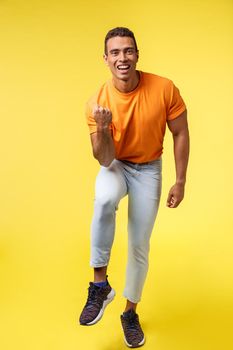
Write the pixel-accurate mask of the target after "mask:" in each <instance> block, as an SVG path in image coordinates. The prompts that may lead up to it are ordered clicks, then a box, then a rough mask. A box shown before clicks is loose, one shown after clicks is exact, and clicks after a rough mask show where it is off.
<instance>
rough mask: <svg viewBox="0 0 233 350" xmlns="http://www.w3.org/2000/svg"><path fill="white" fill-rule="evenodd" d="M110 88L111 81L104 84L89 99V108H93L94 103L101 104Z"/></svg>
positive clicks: (87, 104)
mask: <svg viewBox="0 0 233 350" xmlns="http://www.w3.org/2000/svg"><path fill="white" fill-rule="evenodd" d="M108 90H109V82H108V81H107V82H105V83H104V84H102V85H101V86H100V87H99V88H98V89H97V90H96V91H95V92H94V93H93V94H92V95H91V96H90V97H89V99H88V100H87V102H86V106H87V108H90V109H92V108H93V106H94V105H96V104H101V103H102V101H103V99H104V98H105V96H106V95H107V93H108Z"/></svg>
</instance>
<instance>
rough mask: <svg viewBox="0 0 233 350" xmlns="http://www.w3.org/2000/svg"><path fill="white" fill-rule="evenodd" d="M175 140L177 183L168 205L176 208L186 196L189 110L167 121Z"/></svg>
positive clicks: (169, 196) (170, 192)
mask: <svg viewBox="0 0 233 350" xmlns="http://www.w3.org/2000/svg"><path fill="white" fill-rule="evenodd" d="M167 124H168V127H169V129H170V131H171V132H172V136H173V141H174V157H175V165H176V183H175V184H174V185H173V186H172V188H171V189H170V191H169V194H168V198H167V206H168V207H169V208H176V207H177V206H178V205H179V204H180V202H181V201H182V199H183V198H184V188H185V182H186V171H187V166H188V159H189V131H188V122H187V110H185V111H184V112H183V113H182V114H181V115H180V116H179V117H177V118H176V119H174V120H170V121H168V122H167Z"/></svg>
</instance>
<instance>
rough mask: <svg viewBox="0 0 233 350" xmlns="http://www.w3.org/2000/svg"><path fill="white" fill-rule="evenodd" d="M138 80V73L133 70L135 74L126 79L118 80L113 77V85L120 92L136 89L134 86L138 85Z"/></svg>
mask: <svg viewBox="0 0 233 350" xmlns="http://www.w3.org/2000/svg"><path fill="white" fill-rule="evenodd" d="M139 80H140V74H139V72H138V71H135V75H134V76H133V77H132V78H130V79H128V80H120V79H116V78H115V77H113V85H114V86H115V88H116V89H117V90H119V91H120V92H126V93H127V92H130V91H133V90H134V89H136V87H137V86H138V83H139Z"/></svg>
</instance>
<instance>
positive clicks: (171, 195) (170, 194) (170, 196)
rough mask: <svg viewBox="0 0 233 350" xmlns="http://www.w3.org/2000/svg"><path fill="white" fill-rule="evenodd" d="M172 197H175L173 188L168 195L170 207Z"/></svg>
mask: <svg viewBox="0 0 233 350" xmlns="http://www.w3.org/2000/svg"><path fill="white" fill-rule="evenodd" d="M172 197H173V194H172V190H170V191H169V193H168V197H167V206H168V207H169V206H170V205H171V200H172Z"/></svg>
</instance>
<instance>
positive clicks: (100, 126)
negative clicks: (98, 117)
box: [97, 124, 109, 132]
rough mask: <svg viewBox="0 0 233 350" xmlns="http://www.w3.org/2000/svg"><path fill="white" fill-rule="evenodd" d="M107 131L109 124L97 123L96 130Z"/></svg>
mask: <svg viewBox="0 0 233 350" xmlns="http://www.w3.org/2000/svg"><path fill="white" fill-rule="evenodd" d="M106 131H109V124H97V132H106Z"/></svg>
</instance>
